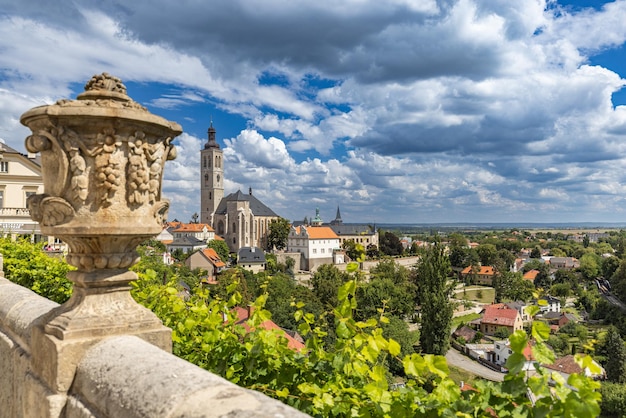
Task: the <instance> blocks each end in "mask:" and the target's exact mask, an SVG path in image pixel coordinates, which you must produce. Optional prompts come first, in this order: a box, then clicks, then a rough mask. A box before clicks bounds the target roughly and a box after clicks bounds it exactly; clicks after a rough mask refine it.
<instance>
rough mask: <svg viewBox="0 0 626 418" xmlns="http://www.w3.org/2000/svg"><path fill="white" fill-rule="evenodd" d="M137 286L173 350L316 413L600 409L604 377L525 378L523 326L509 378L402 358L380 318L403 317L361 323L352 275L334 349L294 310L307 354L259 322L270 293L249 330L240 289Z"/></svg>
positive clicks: (578, 412)
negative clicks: (467, 384) (479, 377)
mask: <svg viewBox="0 0 626 418" xmlns="http://www.w3.org/2000/svg"><path fill="white" fill-rule="evenodd" d="M134 287H135V289H134V290H133V295H134V296H135V298H136V299H137V300H139V301H140V302H141V303H143V304H145V305H146V306H148V307H150V308H152V309H153V310H155V312H156V313H157V315H159V317H161V318H162V320H163V321H164V323H165V324H166V325H168V326H170V327H172V328H173V329H174V332H173V340H174V348H173V350H174V353H175V354H177V355H179V356H181V357H183V358H185V359H187V360H189V361H191V362H193V363H195V364H198V365H200V366H201V367H204V368H206V369H208V370H211V371H213V372H215V373H218V374H220V375H222V376H225V377H226V378H228V379H229V380H231V381H233V382H235V383H237V384H239V385H241V386H244V387H247V388H250V389H254V390H258V391H261V392H263V393H265V394H267V395H269V396H272V397H275V398H278V399H280V400H282V401H283V402H285V403H287V404H290V405H292V406H294V407H296V408H298V409H300V410H302V411H304V412H306V413H308V414H310V415H312V416H320V417H348V416H351V417H427V416H450V417H452V416H462V417H470V416H472V417H479V416H480V417H490V416H493V413H495V414H497V416H499V417H507V416H511V417H512V416H517V417H521V416H548V417H549V416H568V417H574V416H576V417H594V416H597V415H598V413H599V407H598V401H599V395H598V393H597V392H595V389H596V388H597V387H598V384H597V383H595V382H593V381H591V380H590V379H588V378H585V377H582V376H577V375H573V377H571V378H570V379H569V381H568V382H567V383H568V384H570V385H571V386H572V387H574V388H575V389H576V390H570V389H569V388H568V387H567V386H566V385H565V382H564V381H563V380H562V379H561V380H557V382H556V385H555V387H554V388H553V389H552V390H551V389H550V387H549V385H548V384H547V383H548V378H549V376H550V374H549V373H547V372H546V371H545V370H543V369H541V368H540V367H538V370H539V374H538V376H536V377H531V378H530V379H529V381H528V384H527V383H526V382H525V373H524V371H523V370H522V366H523V363H524V357H523V356H522V354H521V352H522V350H523V348H524V347H525V346H526V344H527V342H528V337H527V336H526V335H525V334H524V333H523V332H518V333H516V334H513V335H512V336H511V342H512V344H511V346H512V349H513V350H514V352H515V353H514V354H513V355H512V356H511V358H510V359H509V363H507V366H508V367H509V369H510V370H511V371H512V372H511V373H509V374H507V375H506V376H505V382H504V383H493V382H487V381H476V382H475V383H474V384H475V388H476V390H474V391H466V392H461V391H460V390H459V388H458V385H457V384H456V383H455V382H454V381H453V380H452V379H451V378H450V375H449V370H448V366H447V364H446V361H445V358H444V357H441V356H433V355H424V356H421V355H419V354H416V353H409V354H406V355H404V353H403V350H404V347H402V345H401V344H400V343H398V342H397V340H395V339H393V338H389V337H386V336H385V334H386V333H391V331H385V328H387V329H389V327H386V326H385V325H383V328H380V327H379V321H380V323H382V324H385V323H386V322H389V323H390V324H392V323H395V324H399V323H398V322H397V320H389V319H388V318H386V317H384V316H381V317H380V318H379V320H376V319H370V320H368V321H356V320H355V319H354V318H353V317H352V313H353V312H354V310H355V309H356V308H357V302H356V289H357V282H356V280H355V279H353V278H352V279H349V280H348V281H346V282H345V283H344V284H343V285H341V286H340V288H339V289H338V292H337V293H338V296H337V302H338V305H337V307H336V309H335V310H334V314H333V315H334V323H335V326H336V334H337V339H336V341H335V343H334V344H333V345H332V346H328V347H326V346H325V345H324V343H323V339H322V336H323V331H321V330H320V329H319V328H318V326H317V323H318V320H317V319H316V318H315V315H312V314H307V313H304V312H303V311H302V310H300V308H302V307H303V306H304V304H302V303H297V304H296V305H297V307H298V310H296V312H295V315H294V317H295V318H296V319H297V320H298V321H299V324H300V325H299V330H300V332H301V334H302V335H304V336H305V338H306V339H307V341H306V348H305V350H304V351H303V352H297V351H293V350H290V349H289V348H287V341H286V340H285V338H284V337H282V336H281V333H280V332H279V331H275V330H273V331H269V330H265V329H263V328H262V327H260V324H261V323H262V322H263V321H265V320H267V319H269V318H270V314H269V312H267V311H266V310H265V309H264V303H265V300H266V297H267V295H266V294H262V295H261V296H260V297H259V298H257V300H256V301H255V302H254V306H255V310H254V313H253V315H252V317H251V319H250V320H249V322H248V326H249V327H250V329H251V332H246V331H245V329H244V328H243V327H242V326H241V325H235V321H234V319H235V318H234V316H233V313H232V308H233V307H235V306H236V305H237V304H239V303H240V297H239V295H238V294H237V293H236V292H235V293H233V294H232V295H231V297H230V298H229V299H228V300H223V299H211V298H210V296H209V295H208V294H207V293H206V291H204V290H198V291H197V292H196V293H195V294H194V295H193V296H192V298H191V299H190V300H189V301H183V300H182V299H180V298H179V297H178V296H177V289H175V288H173V287H172V286H171V284H168V285H165V286H163V285H155V284H148V285H144V284H143V283H142V282H139V283H137V284H135V285H134ZM224 315H226V319H227V321H226V322H224ZM544 331H545V330H542V329H537V330H534V331H533V335H534V337H535V338H537V339H538V341H539V344H538V345H541V344H543V341H544V340H542V338H544V337H545V333H544ZM395 335H397V333H396V334H395ZM405 344H406V343H405ZM542 350H543V349H541V348H538V349H537V350H536V355H537V356H538V357H541V358H542V359H544V357H546V356H545V355H542V352H543V351H542ZM548 351H549V350H548ZM389 360H393V361H397V362H398V365H401V367H402V372H403V373H404V374H405V376H406V377H405V380H406V385H405V387H403V388H401V389H392V386H391V384H390V383H391V382H390V380H389V379H390V376H389V374H388V373H387V368H386V363H387V362H388V361H389ZM548 360H549V358H548ZM553 377H556V376H553ZM529 390H530V392H531V393H532V394H533V395H534V396H535V397H536V399H537V401H536V404H535V405H534V406H533V404H532V402H531V401H530V400H529V398H528V397H527V394H528V391H529Z"/></svg>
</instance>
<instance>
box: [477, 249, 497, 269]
mask: <svg viewBox="0 0 626 418" xmlns="http://www.w3.org/2000/svg"><path fill="white" fill-rule="evenodd" d="M476 252H477V253H478V257H479V258H480V264H481V265H483V266H493V265H494V264H495V262H496V259H497V258H498V249H497V248H496V246H495V245H493V244H480V245H479V246H478V247H477V248H476Z"/></svg>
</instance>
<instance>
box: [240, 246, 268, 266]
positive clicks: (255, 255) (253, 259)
mask: <svg viewBox="0 0 626 418" xmlns="http://www.w3.org/2000/svg"><path fill="white" fill-rule="evenodd" d="M237 260H238V262H239V263H265V252H264V251H263V250H262V249H260V248H259V247H241V248H240V249H239V251H238V252H237Z"/></svg>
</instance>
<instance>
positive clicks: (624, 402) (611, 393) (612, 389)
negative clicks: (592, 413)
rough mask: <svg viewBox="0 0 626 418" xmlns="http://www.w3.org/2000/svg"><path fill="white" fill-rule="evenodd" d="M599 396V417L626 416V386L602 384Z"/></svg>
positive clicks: (609, 383)
mask: <svg viewBox="0 0 626 418" xmlns="http://www.w3.org/2000/svg"><path fill="white" fill-rule="evenodd" d="M600 394H601V395H602V402H601V403H600V410H601V412H600V416H601V417H607V418H608V417H624V416H625V415H626V385H623V384H620V383H611V382H602V386H601V387H600Z"/></svg>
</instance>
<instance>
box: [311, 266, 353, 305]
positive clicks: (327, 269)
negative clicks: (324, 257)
mask: <svg viewBox="0 0 626 418" xmlns="http://www.w3.org/2000/svg"><path fill="white" fill-rule="evenodd" d="M348 279H349V276H348V275H347V274H345V273H342V272H341V271H339V269H338V268H337V267H335V266H333V265H331V264H323V265H321V266H319V268H318V269H317V270H316V271H315V273H314V274H313V276H312V277H311V285H312V288H313V293H314V294H315V296H317V298H318V300H319V301H320V302H321V303H322V304H323V305H324V306H325V307H327V308H334V307H336V306H337V303H338V302H337V296H338V294H339V288H340V287H341V285H342V284H343V283H344V282H345V281H346V280H348Z"/></svg>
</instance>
